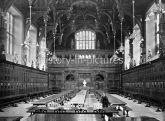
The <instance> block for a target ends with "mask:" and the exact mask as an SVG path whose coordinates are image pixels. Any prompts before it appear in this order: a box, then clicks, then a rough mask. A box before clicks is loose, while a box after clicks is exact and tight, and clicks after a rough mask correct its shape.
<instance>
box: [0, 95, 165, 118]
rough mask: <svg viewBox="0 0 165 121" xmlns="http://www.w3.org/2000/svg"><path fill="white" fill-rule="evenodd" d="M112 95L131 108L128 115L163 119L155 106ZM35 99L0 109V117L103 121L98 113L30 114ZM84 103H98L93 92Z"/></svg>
mask: <svg viewBox="0 0 165 121" xmlns="http://www.w3.org/2000/svg"><path fill="white" fill-rule="evenodd" d="M112 96H114V97H116V98H118V99H120V100H121V101H123V102H125V103H127V106H128V107H130V108H131V109H132V111H130V112H129V116H130V117H141V116H148V117H154V118H156V119H158V120H160V121H165V112H156V109H157V108H156V107H152V106H151V107H145V105H146V104H144V103H142V104H137V102H133V100H129V99H128V98H124V97H121V96H119V95H116V94H112ZM35 101H37V99H35V100H31V102H28V103H24V102H20V103H18V104H17V106H18V107H12V106H10V107H6V108H4V109H2V110H3V112H0V117H12V116H20V117H23V118H21V120H20V121H103V119H102V118H101V115H99V114H56V115H52V114H35V115H31V116H30V113H27V112H26V111H27V109H28V108H29V107H31V106H32V102H35ZM84 103H85V104H87V105H89V108H90V107H93V106H94V105H99V104H100V103H99V102H98V101H97V99H96V98H95V96H94V94H93V93H90V94H88V93H87V96H86V99H85V102H84ZM113 121H114V120H113ZM121 121H123V120H121ZM124 121H131V120H130V118H127V120H124ZM134 121H135V120H134ZM138 121H141V120H138Z"/></svg>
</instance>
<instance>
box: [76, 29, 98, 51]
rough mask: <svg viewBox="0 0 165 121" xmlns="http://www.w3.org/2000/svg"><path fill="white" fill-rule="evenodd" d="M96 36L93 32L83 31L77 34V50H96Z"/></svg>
mask: <svg viewBox="0 0 165 121" xmlns="http://www.w3.org/2000/svg"><path fill="white" fill-rule="evenodd" d="M95 39H96V34H95V32H93V31H91V30H81V31H78V32H77V33H76V34H75V40H76V49H77V50H93V49H95Z"/></svg>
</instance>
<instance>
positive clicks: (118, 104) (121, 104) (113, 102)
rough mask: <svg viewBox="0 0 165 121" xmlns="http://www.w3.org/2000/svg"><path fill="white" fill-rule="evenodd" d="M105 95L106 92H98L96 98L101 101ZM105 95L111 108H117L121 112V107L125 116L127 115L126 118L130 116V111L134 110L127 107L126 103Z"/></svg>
mask: <svg viewBox="0 0 165 121" xmlns="http://www.w3.org/2000/svg"><path fill="white" fill-rule="evenodd" d="M103 93H105V92H104V91H101V90H96V92H95V96H96V98H97V99H98V100H99V101H100V100H101V97H102V96H103ZM105 94H106V96H107V97H108V100H109V102H110V106H111V107H116V108H118V109H117V110H119V111H120V110H121V109H120V107H121V108H122V109H123V115H125V114H126V116H129V115H128V113H129V111H132V109H131V108H129V107H128V106H126V103H125V102H123V101H121V100H119V99H118V98H116V97H114V96H112V95H111V94H107V93H105Z"/></svg>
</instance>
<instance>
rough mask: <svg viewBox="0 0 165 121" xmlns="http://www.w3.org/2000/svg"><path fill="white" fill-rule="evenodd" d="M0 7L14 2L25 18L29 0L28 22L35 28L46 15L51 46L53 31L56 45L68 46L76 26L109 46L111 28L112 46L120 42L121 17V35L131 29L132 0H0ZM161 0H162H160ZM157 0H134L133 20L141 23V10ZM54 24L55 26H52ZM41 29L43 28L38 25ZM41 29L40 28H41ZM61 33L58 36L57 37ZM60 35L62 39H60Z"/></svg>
mask: <svg viewBox="0 0 165 121" xmlns="http://www.w3.org/2000/svg"><path fill="white" fill-rule="evenodd" d="M1 1H2V2H1V7H3V6H4V5H6V4H7V3H8V6H9V5H10V4H14V5H15V6H16V7H17V8H18V9H19V10H20V11H21V12H22V13H23V15H24V18H25V20H26V18H29V1H31V3H32V23H33V24H34V25H36V26H37V28H38V29H41V28H44V17H45V16H46V15H47V17H48V23H47V24H48V26H47V35H49V36H48V38H47V40H48V46H49V48H50V49H52V44H53V33H55V34H56V46H57V48H60V46H61V48H65V49H69V46H68V45H69V43H70V42H71V39H73V38H74V33H75V32H76V31H78V30H80V29H91V30H94V31H95V32H96V35H97V38H98V40H100V42H101V45H102V48H103V49H109V48H112V47H113V37H114V32H115V33H116V46H119V45H120V38H121V36H120V35H121V33H120V31H121V26H120V20H121V18H124V19H123V30H124V31H123V38H124V36H125V35H126V34H128V33H130V32H131V31H132V28H133V25H132V21H133V20H132V18H133V7H132V6H133V4H132V0H1ZM163 1H164V0H163ZM153 2H157V0H135V17H136V18H135V22H136V23H138V24H141V25H142V24H143V22H144V20H145V12H146V10H147V9H148V8H149V6H151V4H152V3H153ZM55 28H56V29H55ZM41 30H44V29H41ZM43 33H44V32H43ZM61 36H62V37H61ZM61 38H62V40H61Z"/></svg>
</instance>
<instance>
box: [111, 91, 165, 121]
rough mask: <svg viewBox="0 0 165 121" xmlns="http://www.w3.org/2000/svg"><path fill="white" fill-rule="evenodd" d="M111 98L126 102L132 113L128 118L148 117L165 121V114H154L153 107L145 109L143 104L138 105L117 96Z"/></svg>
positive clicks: (154, 109) (155, 108) (154, 108)
mask: <svg viewBox="0 0 165 121" xmlns="http://www.w3.org/2000/svg"><path fill="white" fill-rule="evenodd" d="M113 96H114V97H117V98H118V99H120V100H122V101H124V102H126V103H127V106H128V107H130V108H131V109H132V111H130V112H129V116H130V117H141V116H148V117H154V118H156V119H158V120H160V121H165V112H156V110H157V107H153V106H151V107H145V106H146V104H145V103H142V104H138V103H137V102H134V101H133V100H129V99H128V98H124V97H121V96H119V95H115V94H114V95H113Z"/></svg>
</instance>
